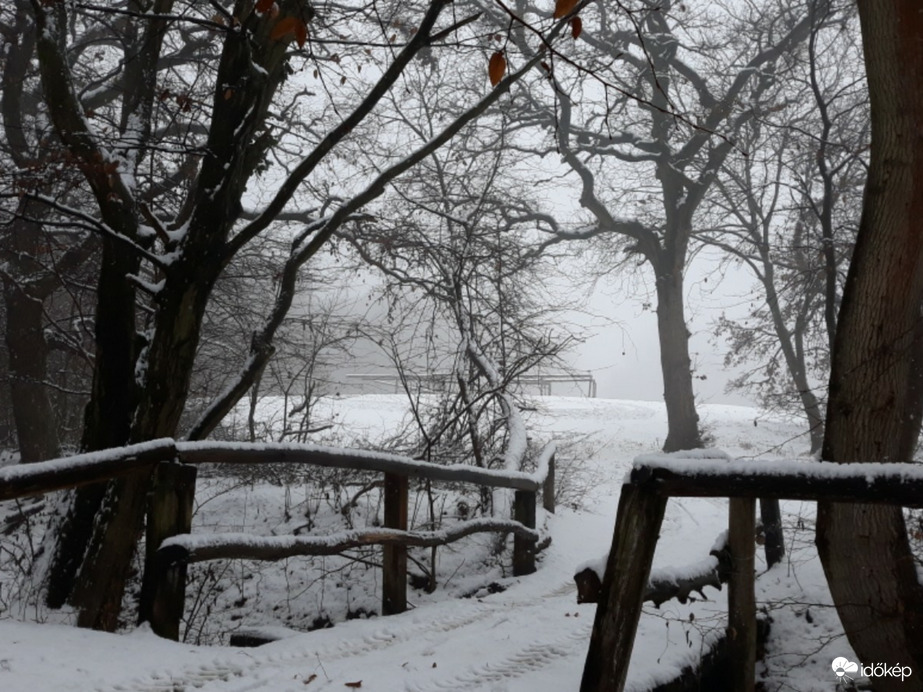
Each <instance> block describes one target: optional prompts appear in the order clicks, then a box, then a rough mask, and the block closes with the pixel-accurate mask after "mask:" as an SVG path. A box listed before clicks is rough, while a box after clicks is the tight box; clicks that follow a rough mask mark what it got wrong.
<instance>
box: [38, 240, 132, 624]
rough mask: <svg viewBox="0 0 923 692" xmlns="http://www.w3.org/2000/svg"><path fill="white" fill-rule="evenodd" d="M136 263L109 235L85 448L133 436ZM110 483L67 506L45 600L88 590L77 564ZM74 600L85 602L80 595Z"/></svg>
mask: <svg viewBox="0 0 923 692" xmlns="http://www.w3.org/2000/svg"><path fill="white" fill-rule="evenodd" d="M137 266H138V261H137V259H136V258H135V257H134V256H133V255H132V253H131V251H130V250H127V249H126V248H125V247H124V246H122V245H121V244H119V243H117V242H115V241H112V240H108V239H107V240H105V241H104V243H103V257H102V266H101V268H100V275H99V281H98V284H97V292H98V297H97V307H96V334H95V336H96V363H97V367H96V368H95V369H94V372H93V388H92V393H91V396H90V401H89V403H88V404H87V407H86V411H85V414H84V428H83V441H82V445H81V446H82V448H83V450H84V451H96V450H100V449H107V448H110V447H120V446H122V445H124V444H127V443H128V441H129V432H130V430H131V420H132V412H133V410H134V406H135V386H134V383H135V377H134V370H135V342H136V335H135V292H134V290H133V289H132V287H131V285H130V284H129V283H128V282H127V281H126V278H125V277H126V276H127V275H128V274H131V273H134V272H136V271H137ZM122 482H123V481H117V482H114V483H112V484H110V486H113V485H117V484H118V483H122ZM106 487H107V486H106V484H99V485H92V486H87V487H86V488H80V489H79V490H77V491H76V493H75V496H74V499H73V501H72V502H70V503H69V504H68V505H67V507H66V509H65V511H64V515H63V517H62V518H61V520H60V522H59V523H60V528H59V529H58V533H59V536H58V539H57V541H56V543H55V546H54V552H53V554H52V558H51V563H50V569H49V573H48V582H47V594H46V601H47V603H48V605H49V606H51V607H60V606H61V605H63V603H64V601H65V599H66V598H67V597H68V596H69V595H70V594H72V593H74V594H75V595H76V593H77V591H83V592H86V590H87V587H86V586H84V588H83V589H78V590H77V591H75V589H76V586H75V583H79V582H80V581H83V582H84V584H86V583H87V581H88V576H87V575H85V574H81V575H80V576H79V577H78V576H77V570H78V568H79V567H80V564H81V562H82V561H83V560H84V557H85V555H86V554H87V552H88V550H90V548H89V546H90V541H91V536H92V534H93V527H94V523H95V520H96V517H97V514H98V513H99V512H100V510H101V508H102V507H103V500H104V498H105V497H106ZM110 510H111V508H110ZM137 530H140V526H138V527H137ZM127 567H128V566H127V565H126V569H127ZM107 569H108V570H110V571H118V570H117V569H116V567H115V565H113V564H108V565H107ZM91 578H92V577H91ZM74 604H75V605H78V606H79V605H80V600H79V597H78V598H75V600H74Z"/></svg>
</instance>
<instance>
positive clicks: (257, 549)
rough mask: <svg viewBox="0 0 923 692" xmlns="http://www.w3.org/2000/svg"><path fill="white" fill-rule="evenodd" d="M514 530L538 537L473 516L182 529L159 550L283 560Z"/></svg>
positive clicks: (188, 559)
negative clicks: (442, 521)
mask: <svg viewBox="0 0 923 692" xmlns="http://www.w3.org/2000/svg"><path fill="white" fill-rule="evenodd" d="M488 532H499V533H514V534H516V535H518V536H522V537H524V538H526V539H530V540H534V541H536V542H538V541H539V539H540V537H541V536H540V534H539V532H538V531H536V530H535V529H530V528H528V527H526V526H524V525H522V524H520V523H519V522H518V521H509V520H498V519H475V520H472V521H466V522H464V523H461V524H457V525H455V526H452V527H450V528H446V529H441V530H439V531H401V530H399V529H386V528H373V529H356V530H352V531H342V532H339V533H334V534H330V535H328V536H253V535H250V534H246V533H222V534H211V535H192V534H183V535H180V536H174V537H172V538H168V539H167V540H165V541H164V542H163V543H162V544H161V546H160V549H159V550H158V555H159V556H162V557H160V559H162V560H165V561H166V562H168V563H169V564H176V563H193V562H204V561H206V560H217V559H242V560H270V561H271V560H281V559H283V558H287V557H293V556H296V555H336V554H339V553H342V552H344V551H346V550H351V549H353V548H360V547H363V546H369V545H403V546H414V547H423V548H431V547H433V546H438V545H446V544H448V543H453V542H455V541H457V540H459V539H461V538H464V537H466V536H470V535H472V534H476V533H488Z"/></svg>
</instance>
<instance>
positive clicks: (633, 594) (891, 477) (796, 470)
mask: <svg viewBox="0 0 923 692" xmlns="http://www.w3.org/2000/svg"><path fill="white" fill-rule="evenodd" d="M703 454H706V455H707V454H708V453H707V452H705V453H699V454H698V455H696V454H695V453H680V454H677V455H669V456H662V455H655V456H647V457H640V458H639V459H637V460H636V461H635V464H634V466H633V468H632V470H631V472H630V474H629V476H628V478H626V480H625V484H624V485H623V486H622V493H621V496H620V498H619V506H618V511H617V514H616V523H615V531H614V532H613V537H612V547H611V549H610V551H609V558H608V560H607V562H606V569H605V576H604V578H603V583H602V589H601V590H600V593H599V598H598V606H597V609H596V619H595V621H594V623H593V633H592V636H591V639H590V648H589V651H588V653H587V658H586V664H585V666H584V671H583V680H582V683H581V686H580V692H621V690H622V689H624V686H625V678H626V674H627V672H628V662H629V659H630V657H631V650H632V646H633V645H634V639H635V633H636V631H637V627H638V619H639V618H640V615H641V606H642V603H643V601H644V598H645V594H646V592H647V591H648V589H649V579H650V576H651V563H652V561H653V557H654V549H655V547H656V544H657V537H658V535H659V533H660V528H661V524H662V522H663V516H664V511H665V509H666V504H667V500H668V499H669V498H670V497H727V498H729V499H730V510H729V516H728V527H729V529H728V549H729V551H730V554H731V564H732V569H731V574H730V578H729V581H728V630H727V642H728V654H727V660H728V661H729V662H730V666H729V671H730V673H729V675H730V681H729V689H734V690H741V691H743V692H747V691H748V690H751V691H752V690H753V689H754V671H755V656H756V602H755V592H754V567H755V565H754V555H755V542H754V533H755V523H756V521H755V514H756V499H757V498H767V497H768V498H778V499H791V500H809V501H811V500H824V501H832V502H859V503H866V504H890V505H901V506H904V507H923V464H912V463H887V464H883V463H856V464H835V463H830V462H808V461H773V462H772V463H765V464H764V463H760V462H758V461H730V460H728V459H726V458H725V459H716V458H705V457H703Z"/></svg>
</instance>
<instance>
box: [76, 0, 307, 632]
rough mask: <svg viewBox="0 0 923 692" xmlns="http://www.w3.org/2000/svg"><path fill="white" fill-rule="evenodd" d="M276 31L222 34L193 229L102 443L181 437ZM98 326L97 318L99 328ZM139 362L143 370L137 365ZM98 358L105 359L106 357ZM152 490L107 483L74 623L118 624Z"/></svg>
mask: <svg viewBox="0 0 923 692" xmlns="http://www.w3.org/2000/svg"><path fill="white" fill-rule="evenodd" d="M290 8H292V9H298V11H299V12H300V11H301V9H302V8H301V4H300V2H291V3H290ZM271 28H272V26H271V17H269V15H268V14H267V15H266V17H264V18H262V19H260V20H259V22H258V23H257V25H256V27H255V28H254V29H253V34H252V35H251V34H250V33H247V32H245V33H240V34H236V33H229V34H228V35H227V36H226V38H225V43H224V46H223V50H222V55H221V62H220V65H219V68H218V75H217V81H216V84H217V85H219V86H218V88H217V89H216V91H215V94H214V115H213V117H212V121H211V123H210V134H209V142H208V147H207V148H206V149H207V151H208V155H207V156H205V157H204V158H203V160H202V164H201V168H200V171H199V178H198V180H197V184H196V188H195V192H194V194H193V201H192V204H191V206H190V218H189V219H188V223H187V226H188V229H187V231H186V235H185V237H184V238H183V240H182V241H181V242H180V243H179V247H177V248H176V252H177V259H176V260H175V261H173V262H172V263H171V264H170V265H169V266H168V267H166V268H163V269H162V271H163V273H164V278H163V287H162V288H161V290H160V293H159V294H158V296H157V312H156V315H155V317H154V318H153V325H152V326H153V329H152V332H151V334H152V335H151V336H150V343H149V344H145V345H144V347H143V350H142V351H141V353H140V354H136V352H135V350H134V349H131V350H127V351H126V352H127V353H129V354H130V355H131V368H130V370H129V375H128V377H127V382H128V383H129V384H125V383H124V382H123V387H126V388H127V391H128V392H134V389H135V386H134V383H135V381H137V382H138V383H139V384H140V385H141V386H140V387H139V391H138V397H137V399H135V400H133V401H132V402H131V405H130V406H127V407H126V409H125V410H126V411H127V412H128V418H127V420H122V419H121V418H117V419H116V423H117V426H116V427H115V428H110V429H109V430H108V431H107V432H108V433H109V434H113V435H114V438H113V439H112V443H111V444H108V445H104V446H118V445H122V444H125V443H126V442H129V441H131V442H142V441H145V440H150V439H153V438H157V437H172V436H174V435H175V434H176V430H177V427H178V425H179V420H180V416H181V415H182V412H183V410H184V408H185V405H186V398H187V396H188V391H189V382H190V379H191V377H192V370H193V367H194V365H195V354H196V349H197V347H198V344H199V337H200V332H201V327H202V320H203V316H204V313H205V309H206V305H207V302H208V298H209V295H210V293H211V290H212V287H213V286H214V284H215V281H216V280H217V277H218V276H219V274H220V272H221V271H222V269H223V267H224V263H225V260H226V257H225V256H224V250H225V243H226V240H227V237H228V234H229V232H230V229H231V228H232V226H233V224H234V222H235V221H236V220H237V217H238V215H239V213H240V198H241V195H242V194H243V192H244V190H245V189H246V184H247V180H248V179H249V177H250V174H251V173H252V169H253V166H255V165H256V163H257V160H258V157H257V158H256V160H255V159H254V149H253V147H254V146H256V145H254V144H252V142H253V141H254V138H255V134H256V132H257V130H258V129H259V127H260V126H261V124H262V123H263V121H264V119H265V116H266V112H267V109H268V107H269V103H270V101H271V99H272V96H273V94H274V92H275V90H276V89H277V88H278V86H279V84H280V83H281V81H282V79H283V76H284V65H285V62H286V50H287V44H286V42H285V41H277V40H271V39H270V37H269V34H270V31H271ZM161 38H162V37H161ZM143 45H144V52H145V54H146V61H147V63H148V64H149V65H154V64H156V56H157V55H158V54H159V50H160V47H159V46H160V38H157V37H155V36H154V35H153V34H152V33H151V32H148V34H147V35H146V38H145V39H144V42H143ZM148 53H150V54H152V55H147V54H148ZM151 69H153V68H151ZM227 85H233V86H234V88H227ZM153 93H154V92H153V89H152V90H151V91H149V92H148V93H146V94H140V95H138V96H137V98H136V99H134V100H136V101H138V102H139V104H140V105H139V106H138V107H139V108H143V107H144V104H145V102H148V104H149V101H150V100H151V99H152V98H153V96H152V94H153ZM145 99H146V101H145ZM257 148H258V147H257ZM128 273H130V272H128V271H122V272H121V274H120V276H121V280H122V282H123V283H127V282H126V281H125V276H126V275H127V274H128ZM100 295H101V296H102V295H103V292H102V290H101V291H100ZM101 300H102V298H101ZM132 303H133V301H132ZM101 304H102V303H101ZM132 307H133V306H132ZM112 317H113V318H115V319H113V320H102V324H103V325H110V326H112V325H114V328H115V330H116V331H118V330H120V329H122V328H124V327H126V326H128V327H130V328H131V330H132V335H133V336H134V334H133V332H134V320H135V317H134V313H132V316H131V317H130V318H128V317H127V316H125V315H123V316H121V318H118V316H115V315H113V316H112ZM100 323H101V318H100V315H97V325H100ZM99 329H100V327H99V326H98V331H99ZM102 329H105V326H104V327H102ZM99 336H100V335H99V334H97V338H99ZM136 359H137V361H138V362H139V365H140V366H143V367H139V368H138V369H136V367H135V362H136ZM97 362H100V363H105V361H104V360H101V359H100V360H98V361H97ZM99 370H100V369H99V368H98V369H97V372H98V371H99ZM120 372H121V370H120ZM113 393H114V394H115V395H114V396H112V397H110V398H109V399H106V398H101V399H100V402H106V403H110V404H111V403H112V402H118V401H119V396H118V393H117V392H115V390H113ZM98 413H99V411H98V410H97V409H91V410H90V414H89V415H88V426H87V429H88V430H90V431H92V430H94V429H95V427H96V426H95V425H94V423H95V421H96V420H98V418H97V416H98ZM124 424H127V425H125V426H124V427H123V425H124ZM98 442H99V440H91V441H90V443H89V444H88V445H87V448H88V449H98V448H100V447H99V446H96V445H98ZM165 461H166V460H165ZM150 488H151V475H150V474H147V473H143V474H137V475H133V476H128V477H126V478H123V479H120V480H118V481H115V482H113V483H111V484H110V485H109V487H108V490H107V493H106V496H105V498H104V500H103V502H102V504H101V505H99V516H98V518H97V520H96V522H95V523H94V524H93V526H92V537H91V540H90V543H89V546H88V547H87V550H86V555H85V557H84V560H83V564H82V566H81V569H80V574H79V577H78V580H77V584H76V586H75V588H74V592H73V597H72V601H73V603H74V605H75V606H77V607H78V608H79V609H80V614H79V617H78V624H80V625H81V626H83V627H92V628H95V629H105V630H112V629H114V628H115V627H116V626H117V624H118V615H119V612H120V608H121V601H122V595H123V594H124V592H125V586H126V583H127V581H128V576H129V571H130V568H131V559H132V557H133V555H134V551H135V549H136V546H137V540H138V537H139V535H140V533H141V530H142V528H143V525H144V515H145V511H146V509H147V502H146V499H147V494H148V492H149V490H150ZM91 491H92V489H91V490H88V492H91ZM75 525H80V523H79V522H76V523H75Z"/></svg>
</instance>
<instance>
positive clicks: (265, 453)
mask: <svg viewBox="0 0 923 692" xmlns="http://www.w3.org/2000/svg"><path fill="white" fill-rule="evenodd" d="M554 454H555V447H554V445H553V444H550V445H547V446H546V447H545V448H544V449H543V450H542V452H541V453H540V454H539V457H538V459H537V463H536V470H535V472H533V473H526V472H521V471H506V470H503V471H501V470H493V469H483V468H478V467H472V466H463V465H450V466H440V465H437V464H433V463H430V462H425V461H420V460H416V459H412V458H410V457H404V456H399V455H395V454H387V453H383V452H374V451H367V450H360V449H341V448H335V447H323V446H319V445H300V444H292V443H278V444H271V443H267V444H263V443H256V444H247V443H224V442H177V441H175V440H172V439H160V440H154V441H151V442H144V443H141V444H136V445H130V446H127V447H121V448H117V449H109V450H104V451H101V452H94V453H90V454H81V455H76V456H73V457H68V458H64V459H55V460H51V461H44V462H38V463H34V464H21V465H16V466H7V467H4V468H0V500H11V499H16V498H20V497H27V496H29V495H37V494H41V493H46V492H51V491H54V490H63V489H67V488H74V487H78V486H81V485H87V484H91V483H99V482H102V481H106V480H108V479H110V478H114V477H117V476H124V475H127V474H131V473H154V474H155V479H154V485H153V492H152V494H151V500H150V506H149V508H148V520H147V541H146V543H147V556H146V561H145V573H144V582H143V584H142V596H141V608H140V609H141V618H142V619H144V620H148V621H150V623H151V626H152V628H153V629H154V631H155V632H157V633H158V634H160V635H161V636H165V637H168V638H172V639H176V638H178V635H179V622H180V619H181V617H182V612H183V603H184V600H185V576H186V565H187V564H189V563H192V562H201V561H204V560H212V559H217V558H245V559H257V560H278V559H282V558H283V557H288V556H291V555H330V554H334V553H339V552H342V551H344V550H348V549H350V548H354V547H358V546H361V545H373V544H375V545H382V546H383V577H382V613H383V614H386V615H387V614H391V613H399V612H402V611H404V610H405V609H406V607H407V548H408V547H409V546H435V545H444V544H447V543H451V542H454V541H456V540H459V539H461V538H463V537H465V536H468V535H471V534H473V533H482V532H488V531H492V532H500V533H512V534H513V574H515V575H525V574H531V573H532V572H534V571H535V554H536V551H537V546H538V545H539V539H540V536H539V533H538V532H537V531H536V505H537V497H538V495H539V494H541V502H542V505H543V506H544V508H545V509H546V510H547V511H549V512H554V509H555V508H554V483H555V458H554ZM201 464H308V465H313V466H322V467H326V468H342V469H353V470H361V471H372V472H379V473H383V474H384V477H385V482H384V528H382V529H373V530H366V531H349V532H344V533H342V534H336V535H333V536H326V537H301V536H280V537H272V538H258V537H255V536H249V535H245V534H217V535H208V536H204V535H203V536H198V535H195V536H194V535H192V534H191V533H190V531H191V522H192V502H193V494H194V489H195V477H196V468H197V466H199V465H201ZM410 478H423V479H428V480H433V481H445V482H457V483H472V484H477V485H482V486H489V487H495V488H510V489H513V490H515V495H514V501H513V519H512V520H495V519H485V520H473V521H468V522H464V523H462V524H460V525H458V526H457V527H453V528H451V529H446V530H443V531H428V532H411V531H408V530H407V512H408V486H409V479H410Z"/></svg>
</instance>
